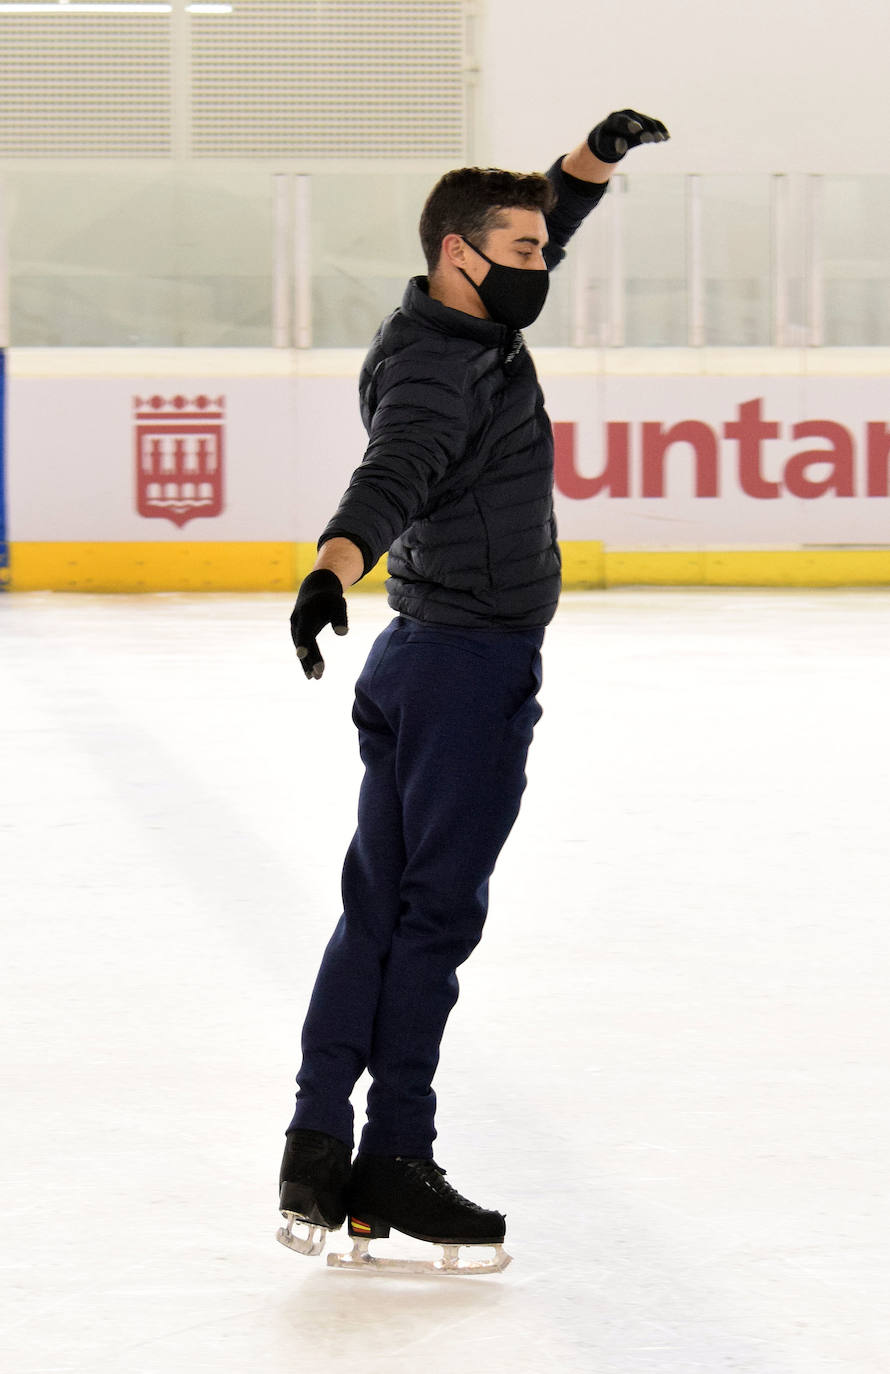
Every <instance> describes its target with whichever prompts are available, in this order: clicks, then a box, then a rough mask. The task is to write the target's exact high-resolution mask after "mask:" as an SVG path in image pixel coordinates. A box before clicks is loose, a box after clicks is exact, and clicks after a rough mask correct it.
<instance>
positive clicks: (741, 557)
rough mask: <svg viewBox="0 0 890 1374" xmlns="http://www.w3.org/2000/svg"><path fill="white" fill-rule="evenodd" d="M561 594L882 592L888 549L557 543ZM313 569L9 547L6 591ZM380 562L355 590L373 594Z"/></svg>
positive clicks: (284, 582) (194, 546)
mask: <svg viewBox="0 0 890 1374" xmlns="http://www.w3.org/2000/svg"><path fill="white" fill-rule="evenodd" d="M561 547H562V555H563V580H564V585H565V587H566V589H567V590H576V591H580V590H583V589H585V588H587V589H590V588H596V587H633V586H648V587H655V586H664V587H701V586H710V587H869V586H870V587H876V586H890V549H789V550H773V549H753V550H732V549H725V550H709V551H695V550H661V551H649V552H628V551H622V550H620V549H607V548H605V547H604V545H603V544H601V543H596V542H594V541H591V540H579V541H566V542H564V543H563V544H562V546H561ZM314 561H315V545H314V544H312V543H299V544H289V543H266V542H250V543H205V542H201V543H192V542H189V543H182V544H180V543H173V542H172V541H171V542H164V543H116V542H97V543H55V542H54V543H13V544H11V545H10V551H9V562H10V580H9V586H10V589H11V590H13V591H57V592H198V591H207V592H249V591H251V592H252V591H293V590H294V589H295V588H296V587H297V586H298V585H299V583H300V580H301V579H302V578H303V577H304V576H305V575H306V573H307V572H308V571H309V569H310V568H311V567H312V564H313V562H314ZM385 578H386V560H385V559H381V561H380V562H379V563H378V564H377V567H376V568H375V569H374V570H373V572H371V573H369V574H368V576H367V577H366V578H364V579H363V580H362V581H361V582H360V583H359V584H358V587H357V588H356V589H355V590H379V589H380V588H382V586H383V583H384V581H385Z"/></svg>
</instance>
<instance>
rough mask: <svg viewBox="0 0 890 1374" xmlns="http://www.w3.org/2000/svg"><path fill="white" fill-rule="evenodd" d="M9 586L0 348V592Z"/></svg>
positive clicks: (0, 353) (2, 357)
mask: <svg viewBox="0 0 890 1374" xmlns="http://www.w3.org/2000/svg"><path fill="white" fill-rule="evenodd" d="M8 588H9V544H8V543H7V537H6V350H5V349H4V348H0V592H5V591H7V590H8Z"/></svg>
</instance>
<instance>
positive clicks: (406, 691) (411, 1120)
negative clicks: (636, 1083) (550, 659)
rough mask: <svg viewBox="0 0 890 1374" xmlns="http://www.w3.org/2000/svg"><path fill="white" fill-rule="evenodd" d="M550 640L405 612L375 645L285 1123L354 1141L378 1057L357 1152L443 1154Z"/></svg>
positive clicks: (360, 691)
mask: <svg viewBox="0 0 890 1374" xmlns="http://www.w3.org/2000/svg"><path fill="white" fill-rule="evenodd" d="M543 637H544V631H543V630H523V631H504V632H498V631H488V630H463V629H453V628H451V627H448V626H440V625H423V624H419V623H418V622H415V621H411V620H407V619H404V618H401V617H400V618H399V619H397V620H395V621H393V623H392V624H390V625H389V626H388V628H387V629H386V630H384V631H383V633H382V634H381V635H380V636H379V637H378V639H377V640H376V642H375V644H374V646H373V648H372V650H371V653H370V655H369V658H368V661H367V663H366V664H365V667H364V669H363V671H362V674H361V676H360V678H359V680H358V683H357V684H356V699H355V707H354V710H353V719H354V721H355V723H356V725H357V727H358V732H359V745H360V749H361V756H362V760H363V762H364V765H365V775H364V779H363V782H362V786H361V791H360V795H359V806H358V829H357V830H356V833H355V836H354V838H353V840H352V843H351V844H350V846H349V850H348V852H347V855H346V861H345V863H344V866H343V882H342V889H343V915H342V917H341V918H340V921H339V923H338V925H337V927H336V929H335V931H334V934H333V936H332V937H331V940H330V942H329V943H328V946H327V949H326V950H325V954H324V958H323V960H322V964H321V968H320V970H319V974H318V978H317V980H316V983H315V988H314V990H313V993H312V998H311V1001H310V1004H309V1010H308V1013H307V1016H306V1021H305V1024H304V1027H303V1063H302V1066H301V1069H300V1072H299V1074H298V1075H297V1084H298V1087H299V1091H298V1093H297V1108H296V1113H295V1115H294V1118H293V1120H292V1122H291V1125H290V1127H289V1129H293V1128H294V1127H303V1128H307V1129H310V1130H316V1131H324V1132H326V1133H327V1134H329V1135H333V1136H336V1137H338V1138H339V1139H340V1140H344V1141H346V1142H347V1143H348V1144H351V1143H352V1139H353V1113H352V1107H351V1105H350V1102H349V1097H350V1094H351V1092H352V1090H353V1088H354V1086H355V1084H356V1082H357V1080H358V1078H359V1077H360V1075H361V1074H362V1073H363V1072H364V1070H365V1069H366V1068H367V1069H368V1070H369V1071H370V1074H371V1078H372V1080H373V1081H372V1084H371V1089H370V1092H369V1094H368V1121H367V1125H366V1126H365V1129H364V1132H363V1134H362V1140H361V1148H362V1150H363V1151H365V1152H366V1153H368V1154H377V1155H406V1156H413V1157H418V1158H423V1157H427V1158H428V1157H430V1156H431V1155H432V1142H433V1140H434V1138H435V1134H436V1132H435V1128H434V1124H433V1122H434V1116H435V1107H436V1097H435V1093H434V1092H433V1090H432V1086H431V1085H432V1080H433V1075H434V1073H435V1070H436V1066H437V1064H438V1060H439V1043H440V1041H441V1038H442V1033H443V1031H444V1029H445V1023H446V1021H447V1019H448V1014H449V1012H450V1011H451V1008H452V1007H453V1006H454V1003H455V1001H456V1000H457V995H458V982H457V977H456V974H455V970H456V969H457V967H458V965H460V964H461V963H463V961H464V960H465V959H466V958H467V957H468V955H469V954H470V952H471V951H472V949H473V948H474V946H475V945H476V944H477V942H478V940H479V938H480V936H481V934H482V927H483V924H484V922H485V916H486V912H487V909H488V880H489V878H490V876H491V873H492V871H493V869H494V866H495V862H496V860H497V857H498V854H499V853H500V850H501V848H502V846H503V844H504V841H505V840H506V838H507V836H508V834H509V832H510V830H511V828H512V826H513V822H514V821H515V819H516V816H517V814H518V812H519V804H520V799H521V797H522V793H523V790H524V788H525V761H526V755H527V753H528V747H529V744H530V743H531V738H532V732H533V730H534V727H535V724H536V722H537V721H538V719H539V717H540V714H541V708H540V706H539V705H538V702H537V692H538V689H539V687H540V685H541V657H540V647H541V643H542V641H543Z"/></svg>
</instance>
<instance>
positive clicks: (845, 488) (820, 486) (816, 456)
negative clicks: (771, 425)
mask: <svg viewBox="0 0 890 1374" xmlns="http://www.w3.org/2000/svg"><path fill="white" fill-rule="evenodd" d="M791 435H792V438H794V439H828V441H829V442H830V443H831V445H832V447H831V448H830V449H818V448H812V449H805V450H804V452H803V453H795V455H794V457H793V458H789V459H788V462H787V463H786V464H785V472H784V474H783V475H784V478H785V486H786V487H787V488H788V490H789V491H790V492H791V495H792V496H799V497H800V498H801V500H803V501H814V500H815V499H816V498H817V497H819V496H824V495H825V493H826V492H829V491H833V492H834V494H835V496H853V495H854V494H855V493H854V484H853V436H852V434H851V433H850V431H849V430H848V429H845V428H844V426H843V425H839V424H837V423H835V421H834V420H804V421H803V422H802V423H801V424H799V425H794V427H793V428H792V430H791ZM825 464H827V465H828V466H829V467H830V468H831V472H830V474H829V475H828V476H827V477H824V478H822V480H821V481H815V480H814V479H813V478H812V477H807V476H806V470H807V468H809V467H813V466H815V465H819V466H824V465H825Z"/></svg>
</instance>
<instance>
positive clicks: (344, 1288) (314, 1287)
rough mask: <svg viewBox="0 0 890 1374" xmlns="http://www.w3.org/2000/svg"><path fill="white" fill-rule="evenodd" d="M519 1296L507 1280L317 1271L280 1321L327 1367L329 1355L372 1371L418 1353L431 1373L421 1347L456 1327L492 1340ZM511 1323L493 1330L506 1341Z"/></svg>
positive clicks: (297, 1281)
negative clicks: (478, 1330) (477, 1327)
mask: <svg viewBox="0 0 890 1374" xmlns="http://www.w3.org/2000/svg"><path fill="white" fill-rule="evenodd" d="M338 1248H339V1247H338ZM380 1253H381V1254H382V1253H383V1250H382V1249H381V1251H380ZM400 1253H401V1252H400ZM285 1258H286V1256H285ZM525 1278H526V1280H527V1279H528V1275H526V1276H525ZM513 1290H515V1283H512V1284H511V1280H510V1277H509V1276H508V1275H507V1274H492V1275H485V1276H477V1277H475V1278H469V1277H467V1276H447V1277H446V1276H440V1275H436V1274H416V1275H408V1274H398V1275H395V1274H394V1275H382V1274H350V1273H343V1272H338V1271H336V1270H333V1269H327V1268H326V1267H325V1268H321V1267H320V1266H316V1267H315V1268H314V1269H313V1270H312V1272H311V1273H305V1274H303V1273H300V1274H298V1275H297V1276H295V1278H294V1291H293V1293H292V1294H291V1295H290V1296H289V1297H286V1298H285V1299H284V1300H283V1301H282V1302H281V1303H280V1305H279V1309H278V1315H279V1319H280V1321H281V1322H282V1324H283V1325H286V1326H288V1327H290V1328H292V1330H293V1331H294V1334H295V1337H296V1338H298V1339H299V1341H300V1342H301V1344H305V1345H306V1347H307V1348H309V1349H311V1350H312V1352H313V1359H314V1360H315V1358H316V1357H318V1359H319V1366H320V1367H321V1368H324V1357H325V1356H326V1355H327V1356H329V1357H335V1356H336V1357H337V1358H338V1359H340V1360H342V1359H343V1358H344V1357H345V1356H346V1355H347V1354H349V1353H353V1354H355V1355H360V1356H361V1358H362V1361H363V1363H364V1364H365V1365H366V1366H367V1363H368V1362H369V1361H372V1362H373V1361H374V1360H375V1357H376V1358H379V1359H384V1358H386V1359H391V1358H392V1357H393V1355H394V1354H398V1355H399V1356H401V1355H403V1354H409V1353H415V1354H416V1355H417V1358H418V1360H421V1361H422V1363H423V1367H424V1368H429V1367H430V1364H429V1359H428V1356H427V1355H426V1353H425V1352H424V1351H423V1349H422V1347H424V1346H429V1347H430V1352H432V1351H434V1350H435V1349H436V1347H437V1345H438V1342H439V1341H440V1340H441V1339H442V1338H443V1335H444V1333H445V1332H449V1333H451V1332H452V1329H453V1328H455V1327H461V1326H466V1327H467V1328H468V1329H467V1330H466V1331H465V1333H464V1334H465V1336H471V1334H472V1327H473V1325H474V1323H475V1322H476V1321H477V1320H478V1321H479V1322H484V1323H485V1325H486V1331H485V1334H484V1336H483V1335H482V1334H480V1336H479V1339H480V1341H481V1340H483V1339H484V1340H485V1341H490V1340H491V1333H492V1326H491V1322H492V1318H493V1316H494V1314H495V1312H496V1311H497V1310H498V1309H501V1308H502V1307H503V1304H504V1303H505V1302H509V1301H510V1299H512V1300H513V1301H515V1300H516V1296H517V1295H516V1293H515V1291H513ZM505 1316H506V1314H505V1313H504V1312H503V1311H501V1312H500V1314H499V1320H498V1321H497V1326H496V1328H495V1329H496V1330H497V1331H499V1332H500V1334H501V1337H502V1336H503V1326H502V1322H503V1321H504V1319H505ZM449 1339H451V1336H450V1334H449ZM349 1347H352V1351H351V1352H350V1350H349ZM451 1353H452V1358H453V1359H454V1360H455V1367H457V1366H458V1364H459V1363H460V1356H459V1355H458V1356H456V1357H455V1352H454V1349H453V1346H452V1351H451ZM371 1367H373V1363H372V1365H371ZM418 1367H419V1366H418Z"/></svg>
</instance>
